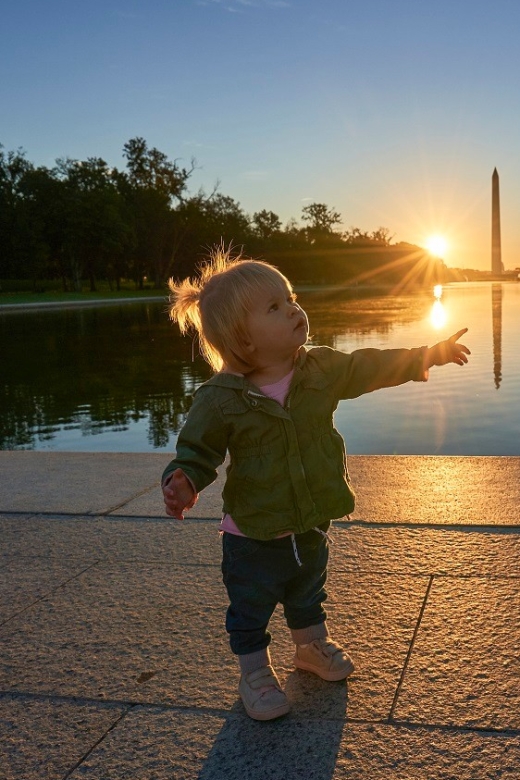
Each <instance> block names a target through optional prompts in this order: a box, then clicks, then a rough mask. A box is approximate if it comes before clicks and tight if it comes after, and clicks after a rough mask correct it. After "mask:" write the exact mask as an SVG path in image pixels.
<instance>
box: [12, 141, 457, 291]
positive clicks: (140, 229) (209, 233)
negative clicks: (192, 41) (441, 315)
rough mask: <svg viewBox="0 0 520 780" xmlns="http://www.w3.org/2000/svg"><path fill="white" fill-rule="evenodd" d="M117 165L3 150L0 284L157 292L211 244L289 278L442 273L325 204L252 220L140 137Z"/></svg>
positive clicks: (417, 253) (438, 265) (411, 249)
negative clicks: (52, 160) (125, 283)
mask: <svg viewBox="0 0 520 780" xmlns="http://www.w3.org/2000/svg"><path fill="white" fill-rule="evenodd" d="M123 157H124V160H125V165H124V168H123V169H121V170H119V169H117V168H113V167H110V166H109V165H108V164H107V163H106V162H105V160H103V159H102V158H100V157H89V158H87V160H83V161H80V160H73V159H69V158H67V159H58V160H56V164H55V166H54V167H52V168H49V167H46V166H35V165H34V164H32V163H31V162H30V161H29V160H28V159H27V157H26V154H25V152H24V151H23V150H20V149H19V150H16V151H5V149H4V147H3V146H1V145H0V280H26V281H29V282H30V283H31V284H32V287H33V288H34V289H37V288H38V283H39V282H40V281H41V280H60V284H61V286H62V288H63V290H76V291H80V290H81V289H82V286H83V284H84V283H85V281H86V282H87V284H88V286H89V288H90V290H91V291H95V290H96V285H97V283H98V282H99V281H101V280H104V281H108V283H109V285H110V286H111V287H113V288H114V289H119V288H120V285H121V283H122V280H128V279H130V280H133V282H134V283H135V285H136V287H137V288H139V289H143V287H144V286H145V284H148V285H152V286H153V287H155V288H158V289H159V288H163V287H164V284H165V281H166V279H168V278H169V277H170V276H174V277H176V278H181V277H184V276H187V275H190V274H192V273H193V272H194V271H195V269H196V267H197V265H198V264H199V263H200V261H201V260H202V259H203V257H204V256H205V255H206V254H207V249H208V247H211V246H214V245H215V244H218V243H221V242H223V243H224V244H226V245H227V244H230V243H233V244H234V245H235V247H237V248H241V247H243V248H244V250H245V252H246V253H247V254H248V255H251V256H253V257H263V258H265V259H267V260H269V261H270V262H273V263H275V264H276V265H278V266H279V267H280V268H281V270H283V271H284V272H285V273H287V275H288V276H289V277H290V278H291V279H292V280H293V281H294V282H296V283H298V282H300V283H304V282H309V283H324V282H325V283H326V282H329V283H331V282H339V281H341V282H343V281H349V280H350V281H361V282H363V281H374V280H375V281H381V282H387V281H395V280H396V279H399V278H407V277H410V278H412V277H413V278H414V280H415V281H418V282H419V283H421V282H424V281H430V280H433V281H442V280H443V278H444V277H445V275H446V268H445V266H444V264H443V263H442V261H440V260H439V259H436V258H432V257H430V256H429V255H428V254H427V253H426V252H425V251H424V250H423V249H421V248H419V247H416V246H413V245H410V244H406V243H399V244H392V238H393V236H391V234H390V231H389V230H388V229H387V228H384V227H380V228H378V229H377V230H375V231H373V232H366V231H362V230H361V229H359V228H351V229H350V230H346V231H345V230H343V231H342V230H341V229H340V228H339V226H340V225H341V216H340V214H339V213H338V212H337V211H336V210H335V209H334V208H331V207H329V206H328V205H327V204H324V203H309V204H307V205H306V206H304V207H303V209H302V213H301V222H300V223H299V222H298V221H297V220H296V219H294V218H293V219H290V220H289V222H288V223H287V224H286V225H285V226H282V222H281V220H280V218H279V217H278V215H277V214H275V213H274V212H273V211H270V210H267V209H263V210H261V211H259V212H256V213H254V214H253V215H248V214H246V213H245V212H244V210H243V209H242V207H241V206H240V204H239V203H238V202H237V201H236V200H234V199H233V198H232V197H230V196H228V195H224V194H222V193H221V192H219V190H218V187H216V188H215V189H214V190H213V191H212V192H210V193H206V192H204V191H202V190H200V191H199V192H197V193H195V194H192V193H190V192H189V190H188V183H189V180H190V177H191V176H192V174H193V172H194V170H195V168H196V163H195V161H194V160H192V161H191V163H190V165H189V166H187V167H182V166H181V165H179V163H178V162H177V161H176V160H173V161H172V160H170V159H168V157H167V155H165V154H164V153H163V152H161V151H159V150H158V149H156V148H154V147H152V148H150V147H149V146H148V144H147V142H146V140H145V139H144V138H140V137H136V138H132V139H130V140H129V141H128V142H127V143H126V144H125V145H124V147H123Z"/></svg>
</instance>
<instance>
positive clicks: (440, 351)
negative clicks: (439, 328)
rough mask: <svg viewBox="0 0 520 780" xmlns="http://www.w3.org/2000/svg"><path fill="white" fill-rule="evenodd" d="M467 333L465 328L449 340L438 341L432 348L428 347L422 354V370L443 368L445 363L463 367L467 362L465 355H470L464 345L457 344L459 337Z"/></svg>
mask: <svg viewBox="0 0 520 780" xmlns="http://www.w3.org/2000/svg"><path fill="white" fill-rule="evenodd" d="M467 332H468V329H467V328H463V329H462V330H459V331H457V333H454V334H453V336H450V338H449V339H446V340H445V341H439V343H438V344H435V345H434V346H433V347H428V348H427V349H426V351H425V354H424V368H425V369H426V370H428V369H429V368H431V367H432V366H445V365H446V364H447V363H456V364H457V365H458V366H463V365H464V363H467V362H468V358H467V355H471V352H470V351H469V349H468V348H467V347H466V346H464V344H459V343H458V340H459V339H460V337H461V336H463V335H464V334H465V333H467Z"/></svg>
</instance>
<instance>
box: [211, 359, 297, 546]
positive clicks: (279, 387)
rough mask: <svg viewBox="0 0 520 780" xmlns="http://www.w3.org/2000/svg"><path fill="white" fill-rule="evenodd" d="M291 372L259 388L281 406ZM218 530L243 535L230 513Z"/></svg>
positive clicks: (225, 516)
mask: <svg viewBox="0 0 520 780" xmlns="http://www.w3.org/2000/svg"><path fill="white" fill-rule="evenodd" d="M293 374H294V369H293V370H292V371H290V372H289V373H288V374H287V375H286V376H284V377H283V378H282V379H279V380H278V382H275V383H274V384H272V385H264V386H263V387H261V388H260V390H261V391H262V393H263V394H264V395H266V396H267V397H268V398H272V399H273V400H274V401H278V403H279V404H280V406H283V405H284V403H285V399H286V398H287V393H288V392H289V387H290V384H291V379H292V378H293ZM220 530H221V531H227V533H229V534H235V535H236V536H245V534H243V533H242V531H240V530H239V529H238V527H237V526H236V525H235V523H234V521H233V518H232V517H231V515H228V514H225V515H224V517H223V518H222V520H221V522H220ZM284 536H285V534H284Z"/></svg>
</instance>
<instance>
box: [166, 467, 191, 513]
mask: <svg viewBox="0 0 520 780" xmlns="http://www.w3.org/2000/svg"><path fill="white" fill-rule="evenodd" d="M162 492H163V498H164V503H165V505H166V514H167V515H169V516H170V517H175V518H177V520H184V512H185V510H186V509H191V508H192V506H193V505H194V504H195V502H196V501H197V498H198V496H197V493H195V491H194V490H193V488H192V486H191V482H190V481H189V479H188V478H187V477H186V475H185V474H184V472H183V471H182V469H176V470H175V471H174V472H173V474H172V475H171V477H170V479H169V480H168V482H166V483H165V484H164V485H163V488H162Z"/></svg>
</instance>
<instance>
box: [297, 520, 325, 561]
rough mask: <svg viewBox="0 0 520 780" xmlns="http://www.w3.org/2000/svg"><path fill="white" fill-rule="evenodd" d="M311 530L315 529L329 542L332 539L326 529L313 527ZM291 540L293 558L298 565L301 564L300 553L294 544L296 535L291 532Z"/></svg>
mask: <svg viewBox="0 0 520 780" xmlns="http://www.w3.org/2000/svg"><path fill="white" fill-rule="evenodd" d="M312 530H313V531H317V532H318V533H319V534H321V535H322V536H323V537H325V539H327V541H328V542H329V544H332V539H331V538H330V536H329V535H328V533H327V532H326V531H322V529H321V528H317V527H315V528H313V529H312ZM291 542H292V547H293V552H294V558H295V560H296V563H297V564H298V566H303V563H302V562H301V560H300V554H299V552H298V546H297V544H296V535H295V534H291Z"/></svg>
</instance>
